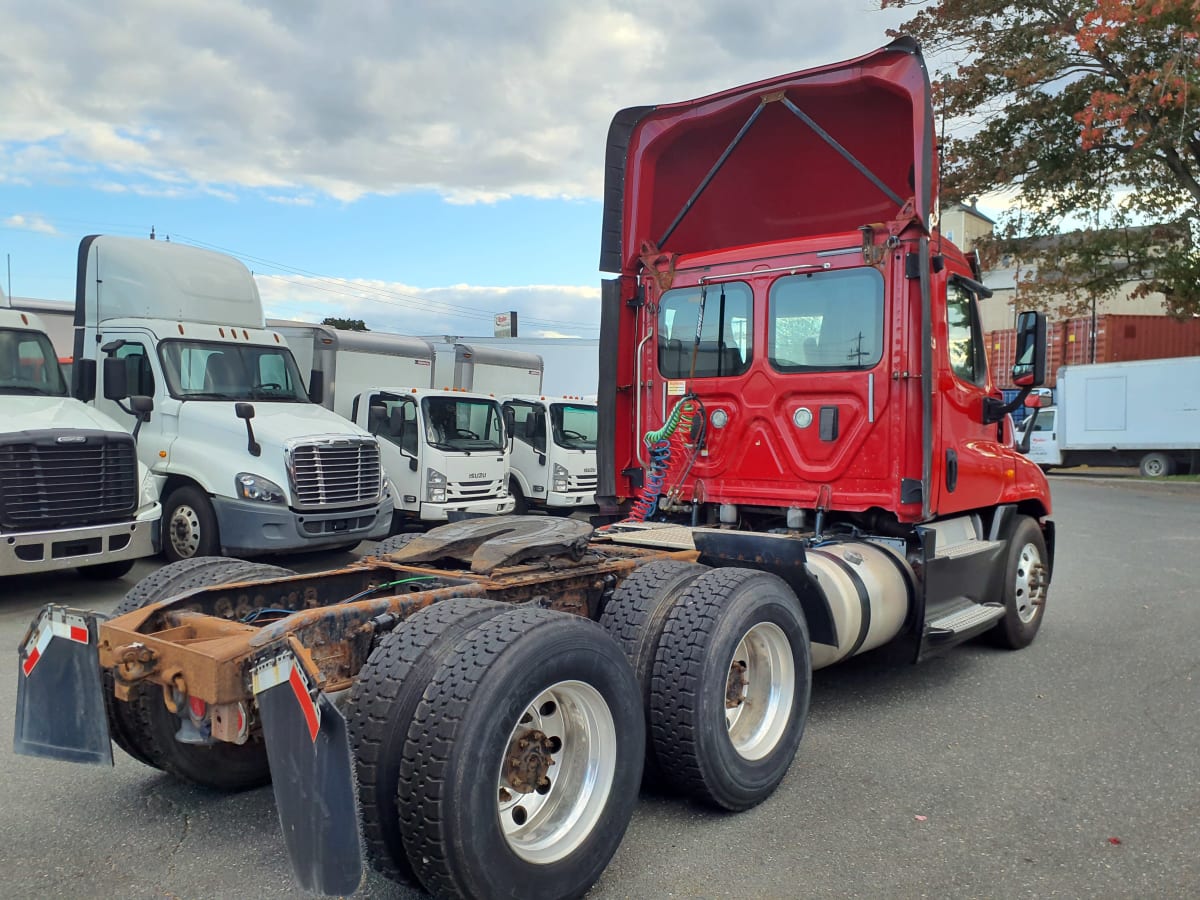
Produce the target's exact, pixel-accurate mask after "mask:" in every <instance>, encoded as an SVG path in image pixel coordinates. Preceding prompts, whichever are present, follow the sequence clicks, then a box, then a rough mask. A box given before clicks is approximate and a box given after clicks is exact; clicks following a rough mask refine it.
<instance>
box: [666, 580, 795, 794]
mask: <svg viewBox="0 0 1200 900" xmlns="http://www.w3.org/2000/svg"><path fill="white" fill-rule="evenodd" d="M811 673H812V665H811V659H810V651H809V635H808V627H807V625H806V623H805V620H804V613H803V611H802V610H801V608H800V602H799V600H797V599H796V595H795V594H794V593H793V592H792V590H791V588H789V587H788V585H787V583H786V582H784V581H783V579H781V578H779V577H778V576H775V575H771V574H769V573H766V572H759V571H756V570H753V569H738V568H722V569H716V570H713V571H711V572H708V573H706V574H703V575H701V576H700V577H699V578H697V579H696V580H695V581H693V582H692V583H691V585H690V586H689V587H687V589H685V590H684V591H683V593H682V594H680V596H679V597H678V599H677V600H676V601H675V603H674V604H673V606H672V609H671V613H670V615H669V616H668V617H667V620H666V622H665V624H664V626H663V632H662V636H661V638H660V640H659V644H658V652H657V654H656V657H655V662H654V670H653V676H652V680H651V686H650V688H651V690H650V724H651V728H650V738H651V741H652V742H653V745H654V754H655V757H656V758H657V760H658V763H659V765H660V767H661V769H662V772H663V773H664V775H665V776H666V778H667V780H668V781H669V782H670V783H671V784H673V785H674V787H675V788H676V789H678V790H679V791H681V792H683V793H686V794H688V795H690V796H692V797H693V798H695V799H697V800H700V801H702V802H704V803H707V804H708V805H711V806H716V807H718V808H720V809H726V810H743V809H749V808H750V807H752V806H755V805H757V804H759V803H761V802H762V801H763V800H765V799H766V798H767V797H769V796H770V795H771V794H772V793H774V791H775V789H776V788H777V787H778V786H779V783H780V782H781V781H782V780H783V777H784V775H786V774H787V770H788V767H789V766H790V765H791V763H792V760H793V758H794V757H795V755H796V751H797V749H798V748H799V745H800V739H801V738H802V737H803V734H804V726H805V723H806V721H807V718H808V706H809V698H810V694H811V684H812V677H811Z"/></svg>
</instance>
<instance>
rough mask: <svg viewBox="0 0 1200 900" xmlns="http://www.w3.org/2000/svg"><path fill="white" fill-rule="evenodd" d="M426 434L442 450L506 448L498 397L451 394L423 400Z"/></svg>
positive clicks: (431, 442)
mask: <svg viewBox="0 0 1200 900" xmlns="http://www.w3.org/2000/svg"><path fill="white" fill-rule="evenodd" d="M421 413H422V415H423V416H424V417H425V436H426V438H427V439H428V441H429V444H430V446H432V447H436V448H437V449H439V450H503V449H504V426H503V425H502V424H501V423H502V421H503V420H502V418H501V416H500V404H499V403H497V402H496V401H495V400H483V399H467V398H464V397H456V396H454V395H453V394H448V395H446V396H445V397H426V398H425V399H423V400H422V401H421Z"/></svg>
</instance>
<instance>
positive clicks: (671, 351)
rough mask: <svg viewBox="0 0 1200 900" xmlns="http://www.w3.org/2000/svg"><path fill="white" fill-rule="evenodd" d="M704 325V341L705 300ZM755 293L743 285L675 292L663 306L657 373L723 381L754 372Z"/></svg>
mask: <svg viewBox="0 0 1200 900" xmlns="http://www.w3.org/2000/svg"><path fill="white" fill-rule="evenodd" d="M702 296H703V300H704V321H703V322H701V323H700V343H699V344H697V343H696V325H697V323H698V322H700V305H701V304H700V301H701V297H702ZM753 306H754V295H753V294H752V293H751V291H750V285H748V284H746V283H744V282H740V281H737V282H729V283H726V284H711V285H708V286H707V287H705V288H704V289H703V291H702V290H701V289H700V288H698V287H687V288H676V289H675V290H673V291H667V292H666V293H665V294H663V295H662V299H661V300H660V301H659V304H658V370H659V372H661V373H662V376H663V377H664V378H692V377H695V378H719V377H723V376H726V375H741V374H742V373H743V372H745V371H746V370H747V369H749V368H750V334H751V322H750V311H751V309H752V308H753Z"/></svg>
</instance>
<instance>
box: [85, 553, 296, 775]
mask: <svg viewBox="0 0 1200 900" xmlns="http://www.w3.org/2000/svg"><path fill="white" fill-rule="evenodd" d="M295 574H296V573H295V572H293V571H292V570H291V569H283V568H280V567H279V566H270V565H265V564H262V563H252V562H246V561H245V560H240V559H227V558H226V557H221V556H217V557H197V558H195V559H185V560H181V561H179V562H175V563H171V564H169V565H166V566H163V567H162V568H161V569H159V570H158V571H156V572H152V573H151V574H150V575H148V576H146V577H145V578H143V579H142V580H141V581H140V582H138V583H137V584H136V585H134V586H133V588H132V589H131V590H130V591H129V593H127V594H126V595H125V598H124V599H123V600H122V601H121V602H120V603H118V604H117V606H116V608H115V609H114V610H113V617H114V618H115V617H116V616H120V615H124V614H125V613H129V612H133V611H134V610H135V609H140V608H141V607H143V606H146V605H148V604H150V603H155V602H157V601H159V600H163V599H165V598H167V597H172V596H174V595H175V594H179V593H182V592H183V591H187V590H192V589H193V588H199V587H210V586H213V585H218V584H228V583H230V582H234V581H249V580H252V579H256V578H282V577H285V576H288V575H295ZM103 683H104V702H105V706H106V710H107V712H108V722H109V733H110V734H111V736H112V738H113V741H114V742H115V743H116V744H117V746H118V747H120V748H121V749H122V750H124V751H125V752H126V753H128V754H129V755H130V756H132V757H133V758H134V759H137V760H139V761H141V762H143V763H145V764H146V765H148V766H152V767H154V768H156V769H162V770H163V771H165V772H169V773H170V774H172V775H174V776H176V777H177V778H180V779H182V780H184V781H190V782H192V783H193V784H199V785H203V786H204V787H210V788H215V789H218V790H226V791H236V790H244V789H246V788H251V787H257V786H258V785H260V784H266V783H267V782H268V781H270V777H271V776H270V769H269V767H268V765H267V753H266V745H265V744H264V743H263V742H262V740H261V738H255V737H251V738H250V740H249V741H247V742H246V743H245V744H241V745H238V744H229V743H225V742H217V743H215V744H210V745H197V744H182V743H180V742H179V741H177V740H175V733H176V732H177V731H178V730H179V718H178V717H177V716H176V715H175V714H174V713H172V712H171V711H170V710H169V709H167V707H166V704H164V703H163V698H162V688H161V687H159V686H158V685H149V684H137V685H134V686H133V687H131V688H130V691H129V700H128V701H126V702H121V701H120V700H117V699H116V698H115V697H114V696H113V691H112V687H113V675H112V672H111V671H109V670H107V669H106V670H105V671H104V673H103Z"/></svg>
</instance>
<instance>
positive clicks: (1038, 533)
mask: <svg viewBox="0 0 1200 900" xmlns="http://www.w3.org/2000/svg"><path fill="white" fill-rule="evenodd" d="M1049 586H1050V570H1049V568H1048V564H1047V557H1046V541H1045V538H1043V537H1042V529H1041V528H1039V527H1038V524H1037V522H1035V521H1034V520H1033V519H1031V518H1029V517H1028V516H1021V517H1019V518H1018V519H1017V522H1016V525H1015V526H1014V527H1013V531H1012V535H1011V536H1010V537H1009V539H1008V562H1007V564H1006V565H1005V568H1004V618H1002V619H1001V620H1000V621H999V622H997V623H996V626H995V627H994V628H993V629H992V630H991V631H989V632H988V633H987V635H988V639H989V640H990V641H991V642H992V643H994V644H996V645H997V646H1000V647H1007V648H1008V649H1010V650H1020V649H1021V648H1022V647H1028V646H1029V645H1030V644H1031V643H1033V639H1034V638H1035V637H1036V636H1037V633H1038V629H1039V628H1041V626H1042V616H1043V615H1044V614H1045V611H1046V593H1047V588H1048V587H1049Z"/></svg>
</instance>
